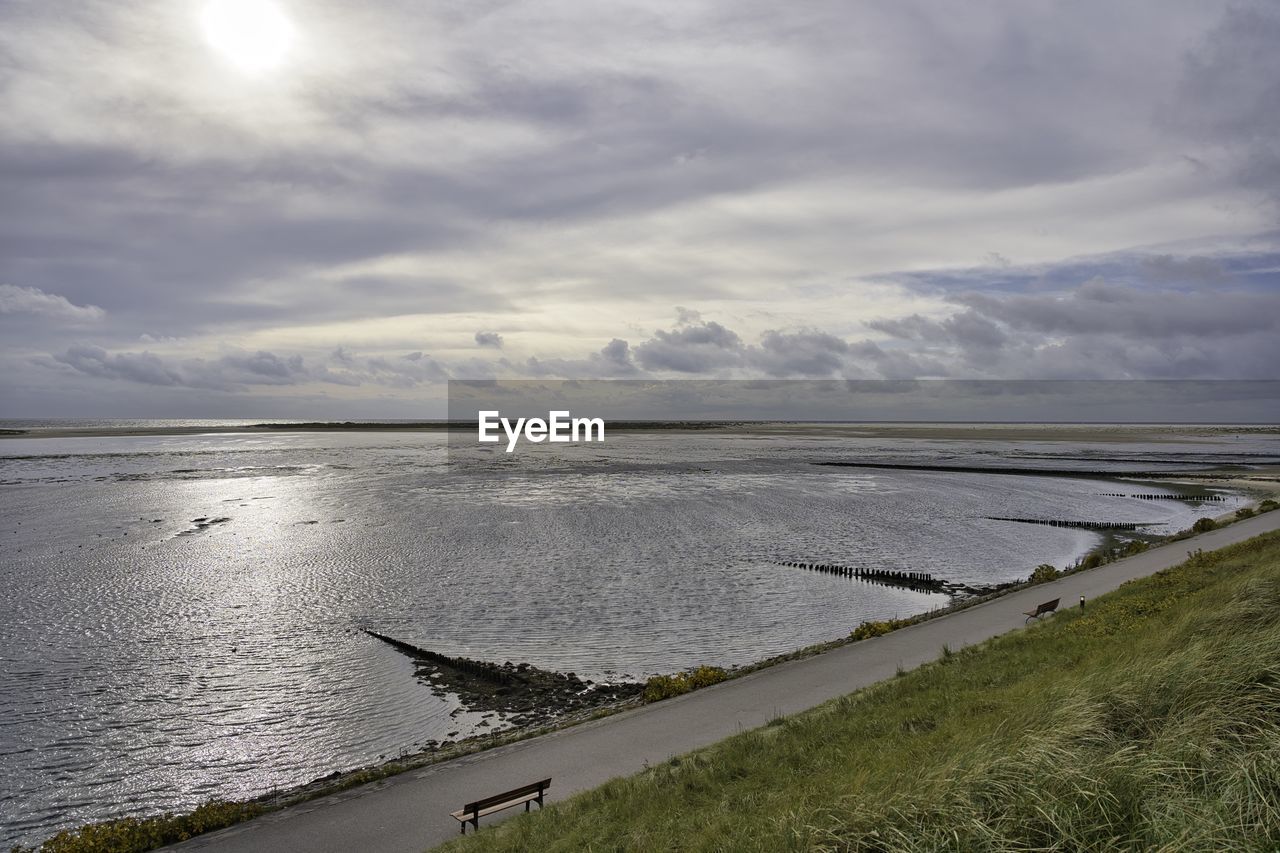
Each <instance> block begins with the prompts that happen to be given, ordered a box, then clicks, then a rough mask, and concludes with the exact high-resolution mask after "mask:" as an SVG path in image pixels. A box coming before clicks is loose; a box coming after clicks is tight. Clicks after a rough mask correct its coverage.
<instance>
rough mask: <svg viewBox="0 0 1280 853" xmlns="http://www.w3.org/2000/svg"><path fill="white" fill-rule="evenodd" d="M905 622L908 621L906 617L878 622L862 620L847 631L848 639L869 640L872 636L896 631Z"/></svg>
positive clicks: (905, 623)
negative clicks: (855, 626)
mask: <svg viewBox="0 0 1280 853" xmlns="http://www.w3.org/2000/svg"><path fill="white" fill-rule="evenodd" d="M907 624H909V622H908V620H906V619H888V620H885V621H879V622H863V623H862V624H861V625H859V626H858V627H857V628H854V629H853V630H852V631H851V632H850V633H849V639H850V640H869V639H871V638H872V637H880V636H883V635H885V634H887V633H889V632H890V631H896V630H897V629H898V628H901V627H902V626H904V625H907Z"/></svg>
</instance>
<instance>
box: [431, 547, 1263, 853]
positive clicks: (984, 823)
mask: <svg viewBox="0 0 1280 853" xmlns="http://www.w3.org/2000/svg"><path fill="white" fill-rule="evenodd" d="M441 849H442V850H447V851H453V853H462V851H479V850H512V851H516V850H519V851H525V850H540V851H551V850H565V851H568V850H574V851H577V850H596V851H602V850H624V849H625V850H734V851H738V850H761V851H775V850H813V849H833V850H895V851H896V850H938V849H947V850H1115V849H1143V850H1147V849H1166V850H1222V849H1233V850H1251V849H1252V850H1275V849H1280V532H1276V533H1269V534H1265V535H1263V536H1259V537H1257V538H1254V539H1251V540H1248V541H1246V542H1243V543H1240V544H1238V545H1234V546H1230V547H1227V548H1224V549H1222V550H1220V551H1215V552H1212V553H1210V554H1203V555H1197V556H1195V557H1192V558H1191V559H1189V560H1188V561H1187V562H1185V563H1183V564H1181V565H1178V566H1176V567H1174V568H1173V569H1170V570H1168V571H1165V572H1161V573H1159V574H1156V575H1153V576H1151V577H1149V578H1145V579H1142V580H1138V581H1133V582H1131V583H1128V584H1126V585H1125V586H1123V587H1122V588H1121V589H1119V590H1117V591H1116V592H1113V593H1111V594H1109V595H1107V596H1105V597H1102V598H1099V599H1097V600H1095V601H1093V602H1090V603H1089V605H1088V608H1087V609H1086V610H1085V611H1083V612H1082V611H1080V610H1078V609H1072V610H1069V611H1066V612H1062V613H1060V614H1058V615H1057V616H1055V617H1053V618H1052V619H1050V620H1048V621H1047V622H1045V623H1044V624H1042V625H1037V626H1034V627H1032V628H1031V629H1029V630H1026V631H1018V632H1014V633H1012V634H1007V635H1005V636H1002V637H999V638H997V639H995V640H992V641H989V642H987V643H984V644H982V645H979V646H975V647H972V648H969V649H965V650H963V651H961V652H958V653H954V654H944V656H943V657H942V658H941V659H940V660H939V661H938V662H937V663H933V664H927V665H925V666H923V667H921V668H920V669H917V670H915V671H912V672H910V673H907V674H905V675H902V676H900V677H898V678H896V679H892V680H890V681H888V682H885V683H882V684H879V685H876V686H875V687H872V688H869V689H866V690H862V691H859V692H857V693H855V694H852V695H850V696H846V697H844V698H841V699H838V700H835V701H833V702H829V703H827V704H825V705H822V706H819V707H818V708H815V709H814V710H812V711H809V712H806V713H804V714H800V715H798V716H795V717H790V718H786V719H780V720H777V721H775V722H774V723H772V724H770V725H768V726H766V727H764V728H762V729H758V730H755V731H751V732H746V733H744V734H741V735H738V736H735V737H732V738H730V739H728V740H726V741H723V742H721V743H719V744H716V745H715V746H712V747H709V748H707V749H703V750H699V751H697V752H694V753H692V754H689V755H686V756H683V757H680V758H676V759H672V760H671V761H669V762H666V763H664V764H662V765H660V766H657V767H652V768H650V769H648V770H647V771H645V772H643V773H640V774H638V775H636V776H633V777H630V778H625V779H618V780H615V781H613V782H610V783H608V784H606V785H604V786H603V787H601V788H598V789H596V790H594V791H590V792H588V793H585V794H582V795H580V796H577V797H574V798H572V799H570V800H568V801H565V802H564V803H561V804H558V805H554V806H549V807H548V808H547V810H546V811H545V812H544V813H542V814H537V813H535V814H533V815H531V816H528V817H520V818H517V819H514V820H510V821H507V822H505V823H503V824H500V825H498V826H494V827H491V828H487V829H483V830H482V831H481V832H480V833H479V834H478V835H474V836H471V837H469V838H467V839H465V840H460V841H458V842H454V843H451V844H449V845H445V847H443V848H441Z"/></svg>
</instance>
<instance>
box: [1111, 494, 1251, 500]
mask: <svg viewBox="0 0 1280 853" xmlns="http://www.w3.org/2000/svg"><path fill="white" fill-rule="evenodd" d="M1099 497H1103V498H1137V499H1138V500H1143V501H1225V500H1226V498H1224V497H1223V496H1222V495H1126V494H1122V493H1120V492H1102V493H1101V494H1100V495H1099Z"/></svg>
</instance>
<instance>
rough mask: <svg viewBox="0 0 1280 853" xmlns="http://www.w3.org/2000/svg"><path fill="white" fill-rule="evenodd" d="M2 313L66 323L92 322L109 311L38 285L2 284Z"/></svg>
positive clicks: (0, 289) (0, 288) (0, 292)
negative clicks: (73, 299) (27, 315)
mask: <svg viewBox="0 0 1280 853" xmlns="http://www.w3.org/2000/svg"><path fill="white" fill-rule="evenodd" d="M0 314H34V315H36V316H39V317H49V318H51V319H54V320H60V321H62V322H66V323H92V322H96V321H98V320H101V319H102V318H103V317H105V316H106V315H107V312H106V311H104V310H102V309H101V308H99V307H98V306H97V305H76V304H74V303H72V302H71V301H70V300H68V299H67V298H66V297H65V296H59V295H58V294H56V293H45V292H44V291H43V290H41V289H39V288H38V287H17V286H15V285H12V284H0Z"/></svg>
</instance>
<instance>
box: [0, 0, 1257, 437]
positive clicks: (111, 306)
mask: <svg viewBox="0 0 1280 853" xmlns="http://www.w3.org/2000/svg"><path fill="white" fill-rule="evenodd" d="M1277 44H1280V6H1278V5H1277V4H1276V3H1274V2H1256V3H1251V2H1217V0H1132V2H1125V3H1115V2H1112V0H1099V2H1094V0H1079V1H1078V2H1074V3H1059V2H1052V3H1051V2H1037V0H1005V2H984V0H973V2H968V3H965V4H960V5H958V4H954V3H946V2H942V0H937V1H936V2H910V0H884V2H849V0H833V1H832V2H828V0H813V2H807V3H801V4H785V3H777V2H767V3H764V2H757V0H678V2H677V1H676V0H644V2H601V3H584V2H580V0H558V2H519V0H513V2H501V0H465V2H463V0H439V2H433V0H412V2H410V0H370V2H364V3H351V2H338V0H275V2H270V0H261V2H257V0H75V2H71V0H5V2H3V3H0V110H2V113H0V114H3V116H4V122H3V123H2V124H0V416H3V417H55V416H63V417H68V416H69V417H76V416H79V417H269V416H278V417H315V418H349V417H362V416H363V417H430V416H439V415H441V414H442V412H443V401H444V396H445V392H444V385H443V382H444V380H446V379H448V378H451V377H452V378H482V377H507V378H521V377H537V378H557V377H567V378H575V377H589V378H607V377H629V378H636V377H662V378H678V377H769V378H789V377H811V378H868V379H873V378H893V379H901V378H915V377H965V378H998V379H1010V378H1038V379H1056V378H1112V379H1125V378H1160V379H1168V378H1202V379H1219V378H1277V371H1276V365H1277V364H1278V363H1280V334H1278V332H1280V328H1277V327H1278V326H1280V231H1278V230H1277V229H1278V228H1280V51H1277V50H1276V49H1275V46H1276V45H1277Z"/></svg>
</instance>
